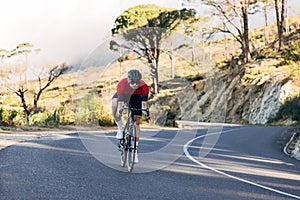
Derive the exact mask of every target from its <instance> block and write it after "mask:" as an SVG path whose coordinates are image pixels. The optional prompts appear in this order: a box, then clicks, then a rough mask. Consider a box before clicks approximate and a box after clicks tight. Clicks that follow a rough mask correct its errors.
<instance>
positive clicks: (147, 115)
mask: <svg viewBox="0 0 300 200" xmlns="http://www.w3.org/2000/svg"><path fill="white" fill-rule="evenodd" d="M143 113H144V115H145V117H146V121H149V120H150V112H149V108H147V109H146V110H145V111H143Z"/></svg>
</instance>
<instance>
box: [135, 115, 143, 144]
mask: <svg viewBox="0 0 300 200" xmlns="http://www.w3.org/2000/svg"><path fill="white" fill-rule="evenodd" d="M141 118H142V116H140V115H134V124H135V128H136V142H137V143H138V142H139V140H140V132H141V128H140V124H141Z"/></svg>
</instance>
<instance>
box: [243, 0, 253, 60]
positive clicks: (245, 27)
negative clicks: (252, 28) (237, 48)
mask: <svg viewBox="0 0 300 200" xmlns="http://www.w3.org/2000/svg"><path fill="white" fill-rule="evenodd" d="M245 1H246V0H243V5H242V13H243V36H242V41H243V42H242V43H243V62H245V63H247V62H248V61H249V60H250V59H251V55H250V48H249V25H248V5H249V3H246V2H245Z"/></svg>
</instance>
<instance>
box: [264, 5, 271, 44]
mask: <svg viewBox="0 0 300 200" xmlns="http://www.w3.org/2000/svg"><path fill="white" fill-rule="evenodd" d="M264 19H265V27H264V32H265V45H268V44H269V43H270V38H269V28H268V14H267V2H264Z"/></svg>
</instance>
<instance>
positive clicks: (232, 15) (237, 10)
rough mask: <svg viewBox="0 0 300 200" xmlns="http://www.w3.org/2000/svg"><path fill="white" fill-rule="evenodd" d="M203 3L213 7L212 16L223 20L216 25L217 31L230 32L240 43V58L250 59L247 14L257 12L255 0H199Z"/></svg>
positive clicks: (245, 60) (246, 60)
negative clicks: (219, 24)
mask: <svg viewBox="0 0 300 200" xmlns="http://www.w3.org/2000/svg"><path fill="white" fill-rule="evenodd" d="M201 1H202V2H203V3H204V4H205V5H208V6H210V7H212V8H213V10H212V13H213V15H214V16H217V17H219V18H220V20H221V21H222V22H223V21H224V22H225V26H224V24H221V26H219V27H216V30H217V31H221V32H224V33H229V34H231V35H232V36H233V37H234V38H235V40H236V41H237V42H238V43H239V44H240V45H241V50H242V60H243V62H248V61H249V60H250V59H251V55H250V48H249V46H250V45H249V24H248V22H249V19H248V15H249V14H254V13H255V12H257V9H256V4H257V0H201Z"/></svg>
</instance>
